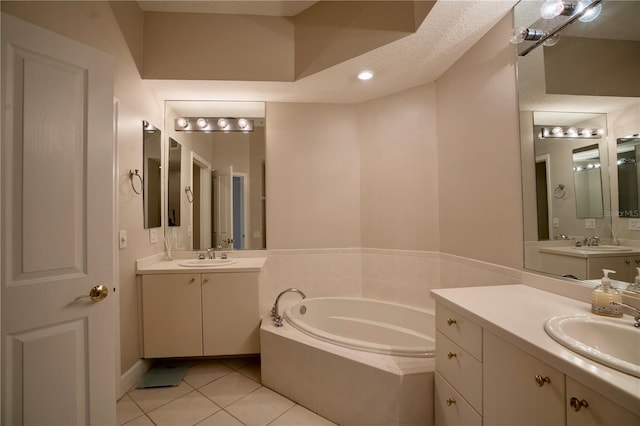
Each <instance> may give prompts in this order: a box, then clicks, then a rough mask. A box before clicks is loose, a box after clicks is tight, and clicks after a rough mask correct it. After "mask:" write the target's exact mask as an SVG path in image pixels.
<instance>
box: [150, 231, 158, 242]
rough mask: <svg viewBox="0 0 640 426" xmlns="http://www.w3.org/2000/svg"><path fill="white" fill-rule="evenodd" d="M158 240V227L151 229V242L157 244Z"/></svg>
mask: <svg viewBox="0 0 640 426" xmlns="http://www.w3.org/2000/svg"><path fill="white" fill-rule="evenodd" d="M157 242H158V230H157V229H156V228H151V229H149V243H151V244H155V243H157Z"/></svg>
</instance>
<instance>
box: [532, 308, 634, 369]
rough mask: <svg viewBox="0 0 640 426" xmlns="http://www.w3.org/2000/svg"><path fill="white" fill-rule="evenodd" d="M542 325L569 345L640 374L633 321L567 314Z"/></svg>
mask: <svg viewBox="0 0 640 426" xmlns="http://www.w3.org/2000/svg"><path fill="white" fill-rule="evenodd" d="M544 329H545V331H546V332H547V334H549V336H551V337H552V338H553V339H554V340H556V341H557V342H558V343H560V344H561V345H564V346H565V347H567V348H568V349H571V350H572V351H574V352H577V353H579V354H581V355H583V356H585V357H587V358H590V359H592V360H594V361H597V362H599V363H601V364H604V365H607V366H609V367H612V368H614V369H616V370H618V371H622V372H624V373H627V374H631V375H633V376H636V377H640V349H639V348H640V329H639V328H636V327H634V326H633V323H632V321H628V322H622V321H616V320H613V319H606V318H602V319H600V318H594V317H591V316H586V315H566V316H557V317H553V318H550V319H549V320H548V321H547V322H546V323H545V325H544Z"/></svg>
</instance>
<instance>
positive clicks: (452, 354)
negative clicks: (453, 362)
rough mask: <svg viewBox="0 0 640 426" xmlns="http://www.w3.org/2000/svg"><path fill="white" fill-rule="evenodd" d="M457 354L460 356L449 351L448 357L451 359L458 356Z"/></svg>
mask: <svg viewBox="0 0 640 426" xmlns="http://www.w3.org/2000/svg"><path fill="white" fill-rule="evenodd" d="M457 356H458V355H457V354H456V353H455V352H449V353H448V354H447V358H449V359H451V358H455V357H457Z"/></svg>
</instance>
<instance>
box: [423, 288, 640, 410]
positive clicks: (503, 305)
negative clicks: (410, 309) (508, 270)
mask: <svg viewBox="0 0 640 426" xmlns="http://www.w3.org/2000/svg"><path fill="white" fill-rule="evenodd" d="M431 292H432V293H433V295H434V296H435V298H436V301H437V302H439V303H442V304H443V305H445V306H447V307H449V308H452V309H455V310H456V311H457V312H459V313H460V314H461V315H464V316H466V317H467V318H469V319H470V320H473V321H474V322H476V323H477V324H478V325H480V326H481V327H483V328H485V329H486V330H487V331H490V332H491V333H493V334H495V335H496V336H499V337H501V338H503V339H504V340H506V341H508V342H509V343H511V344H513V345H515V346H516V347H518V348H520V349H522V350H523V351H525V352H527V353H529V354H531V355H532V356H534V357H536V358H538V359H540V360H542V361H543V362H545V363H547V364H549V365H551V366H552V367H554V368H557V369H558V370H560V371H563V372H564V373H566V374H567V375H569V376H571V377H573V378H574V379H576V380H577V381H579V382H581V383H583V384H584V385H586V386H588V387H590V388H592V389H594V390H596V391H598V392H599V393H601V394H602V395H604V396H606V397H607V398H609V399H611V400H613V401H615V402H616V403H617V404H619V405H621V406H623V407H625V408H626V409H628V410H629V411H631V412H633V413H635V414H637V415H640V378H637V377H634V376H631V375H629V374H625V373H621V372H619V371H617V370H614V369H613V368H609V367H607V366H605V365H602V364H599V363H597V362H595V361H591V360H590V359H588V358H585V357H583V356H581V355H578V354H577V353H575V352H573V351H570V350H569V349H567V348H565V347H564V346H562V345H561V344H560V343H557V342H556V341H555V340H553V339H552V338H551V337H550V336H549V335H548V334H547V333H546V332H545V330H544V323H545V322H546V321H547V320H548V319H549V318H551V317H553V316H556V315H571V314H581V315H593V316H594V317H598V316H597V315H595V314H592V313H591V307H590V305H588V304H587V303H584V302H580V301H577V300H574V299H569V298H567V297H564V296H559V295H557V294H553V293H549V292H546V291H542V290H538V289H536V288H533V287H528V286H525V285H520V284H519V285H505V286H491V287H466V288H451V289H437V290H432V291H431ZM598 318H601V317H598ZM614 320H616V321H620V322H623V323H628V324H629V326H630V327H632V325H631V324H633V318H632V317H630V316H628V315H625V316H624V318H620V319H614ZM639 350H640V348H639Z"/></svg>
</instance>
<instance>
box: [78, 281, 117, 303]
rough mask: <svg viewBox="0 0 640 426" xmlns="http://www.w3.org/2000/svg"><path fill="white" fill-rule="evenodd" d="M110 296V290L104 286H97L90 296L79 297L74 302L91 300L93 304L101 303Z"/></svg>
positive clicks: (90, 292)
mask: <svg viewBox="0 0 640 426" xmlns="http://www.w3.org/2000/svg"><path fill="white" fill-rule="evenodd" d="M108 295H109V289H108V288H107V287H106V286H103V285H97V286H95V287H93V288H92V289H91V290H90V291H89V294H85V295H84V296H78V297H76V298H75V299H74V301H76V302H77V301H78V300H81V299H87V298H88V299H91V301H92V302H99V301H101V300H102V299H104V298H106V297H107V296H108Z"/></svg>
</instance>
